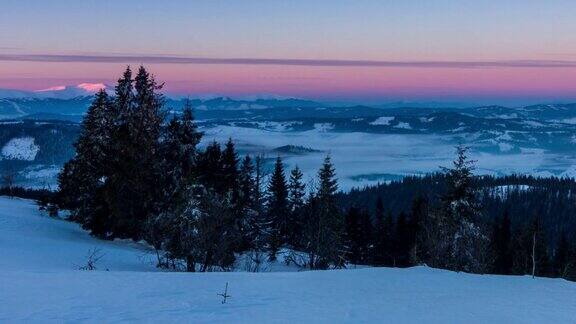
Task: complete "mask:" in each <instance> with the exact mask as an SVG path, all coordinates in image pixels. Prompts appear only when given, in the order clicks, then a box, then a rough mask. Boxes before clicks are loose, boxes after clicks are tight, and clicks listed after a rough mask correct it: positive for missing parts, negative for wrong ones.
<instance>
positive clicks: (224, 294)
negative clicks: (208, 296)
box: [218, 282, 232, 304]
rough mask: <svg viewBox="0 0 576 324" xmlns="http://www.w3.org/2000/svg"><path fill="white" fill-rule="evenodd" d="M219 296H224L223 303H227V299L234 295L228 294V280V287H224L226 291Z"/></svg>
mask: <svg viewBox="0 0 576 324" xmlns="http://www.w3.org/2000/svg"><path fill="white" fill-rule="evenodd" d="M218 296H222V304H226V300H227V299H228V298H230V297H232V296H230V295H228V282H226V288H225V289H224V293H222V294H218Z"/></svg>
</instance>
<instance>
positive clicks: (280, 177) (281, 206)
mask: <svg viewBox="0 0 576 324" xmlns="http://www.w3.org/2000/svg"><path fill="white" fill-rule="evenodd" d="M266 212H267V215H268V220H269V223H270V237H269V240H268V244H269V249H270V251H269V253H270V256H269V258H270V260H275V259H276V254H277V253H278V250H279V249H280V247H281V246H282V245H283V244H285V243H287V237H288V227H289V220H290V218H289V217H290V213H289V210H288V187H287V184H286V177H285V175H284V164H283V163H282V159H281V158H280V157H279V156H278V157H277V158H276V163H275V164H274V171H273V172H272V176H271V178H270V183H269V184H268V197H267V204H266Z"/></svg>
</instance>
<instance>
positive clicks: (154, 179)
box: [105, 67, 164, 240]
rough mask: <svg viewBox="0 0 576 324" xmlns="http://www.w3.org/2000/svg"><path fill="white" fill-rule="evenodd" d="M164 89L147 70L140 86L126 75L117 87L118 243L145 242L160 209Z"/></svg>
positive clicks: (110, 195)
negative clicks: (124, 240)
mask: <svg viewBox="0 0 576 324" xmlns="http://www.w3.org/2000/svg"><path fill="white" fill-rule="evenodd" d="M160 88H161V86H160V85H158V84H157V83H156V81H155V80H154V78H153V77H152V76H150V75H149V74H148V72H147V71H146V69H144V67H140V69H139V70H138V73H137V75H136V77H135V80H132V79H131V71H130V69H129V68H128V69H126V72H125V73H124V76H123V78H122V79H120V80H119V82H118V85H117V87H116V110H117V112H118V114H119V119H118V122H117V125H116V126H115V132H114V134H113V136H112V143H111V145H110V147H111V149H112V151H113V154H112V155H113V157H112V159H111V160H110V163H109V166H110V168H109V169H108V172H107V173H109V177H108V181H107V183H106V188H105V197H106V200H107V203H108V206H109V207H110V214H111V219H112V225H111V229H110V232H111V233H112V235H113V236H115V237H121V238H132V239H136V240H138V239H141V238H142V235H143V233H144V227H145V225H146V223H147V221H148V218H149V217H150V216H152V215H156V214H157V213H158V211H159V208H160V203H159V199H158V197H161V196H162V192H161V186H159V185H158V182H159V181H158V180H159V179H160V178H161V176H160V174H159V172H160V169H161V168H160V167H159V164H160V162H161V156H160V154H159V153H160V136H161V130H162V123H163V121H164V113H163V110H162V106H163V97H162V96H161V95H160V94H158V93H157V92H156V91H157V90H159V89H160ZM160 200H161V199H160Z"/></svg>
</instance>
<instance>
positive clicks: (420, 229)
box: [409, 195, 430, 265]
mask: <svg viewBox="0 0 576 324" xmlns="http://www.w3.org/2000/svg"><path fill="white" fill-rule="evenodd" d="M429 217H430V215H429V207H428V200H427V199H426V198H425V197H424V196H422V195H418V196H417V197H416V198H415V199H414V200H413V201H412V208H411V213H410V222H409V223H410V238H409V240H410V242H409V246H410V263H411V264H414V265H417V264H422V263H423V262H424V260H426V259H427V258H428V251H427V250H426V222H427V221H428V219H429Z"/></svg>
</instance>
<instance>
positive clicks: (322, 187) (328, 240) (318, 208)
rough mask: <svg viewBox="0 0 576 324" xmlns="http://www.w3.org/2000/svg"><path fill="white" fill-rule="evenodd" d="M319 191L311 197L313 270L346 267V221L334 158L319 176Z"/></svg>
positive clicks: (309, 231) (308, 225)
mask: <svg viewBox="0 0 576 324" xmlns="http://www.w3.org/2000/svg"><path fill="white" fill-rule="evenodd" d="M318 180H319V187H318V190H317V192H316V193H315V194H314V195H312V196H311V197H310V201H309V203H308V207H307V208H306V209H307V214H306V227H305V239H306V246H307V251H308V254H309V265H310V267H311V268H312V269H327V268H328V267H330V266H336V267H339V266H342V265H343V263H344V255H343V254H344V251H343V248H342V232H343V220H342V215H341V212H340V209H339V207H338V205H337V203H336V198H335V195H336V192H337V190H338V184H337V181H336V173H335V170H334V166H333V165H332V162H331V160H330V156H327V157H326V158H325V159H324V163H323V165H322V168H321V169H320V171H319V172H318Z"/></svg>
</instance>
